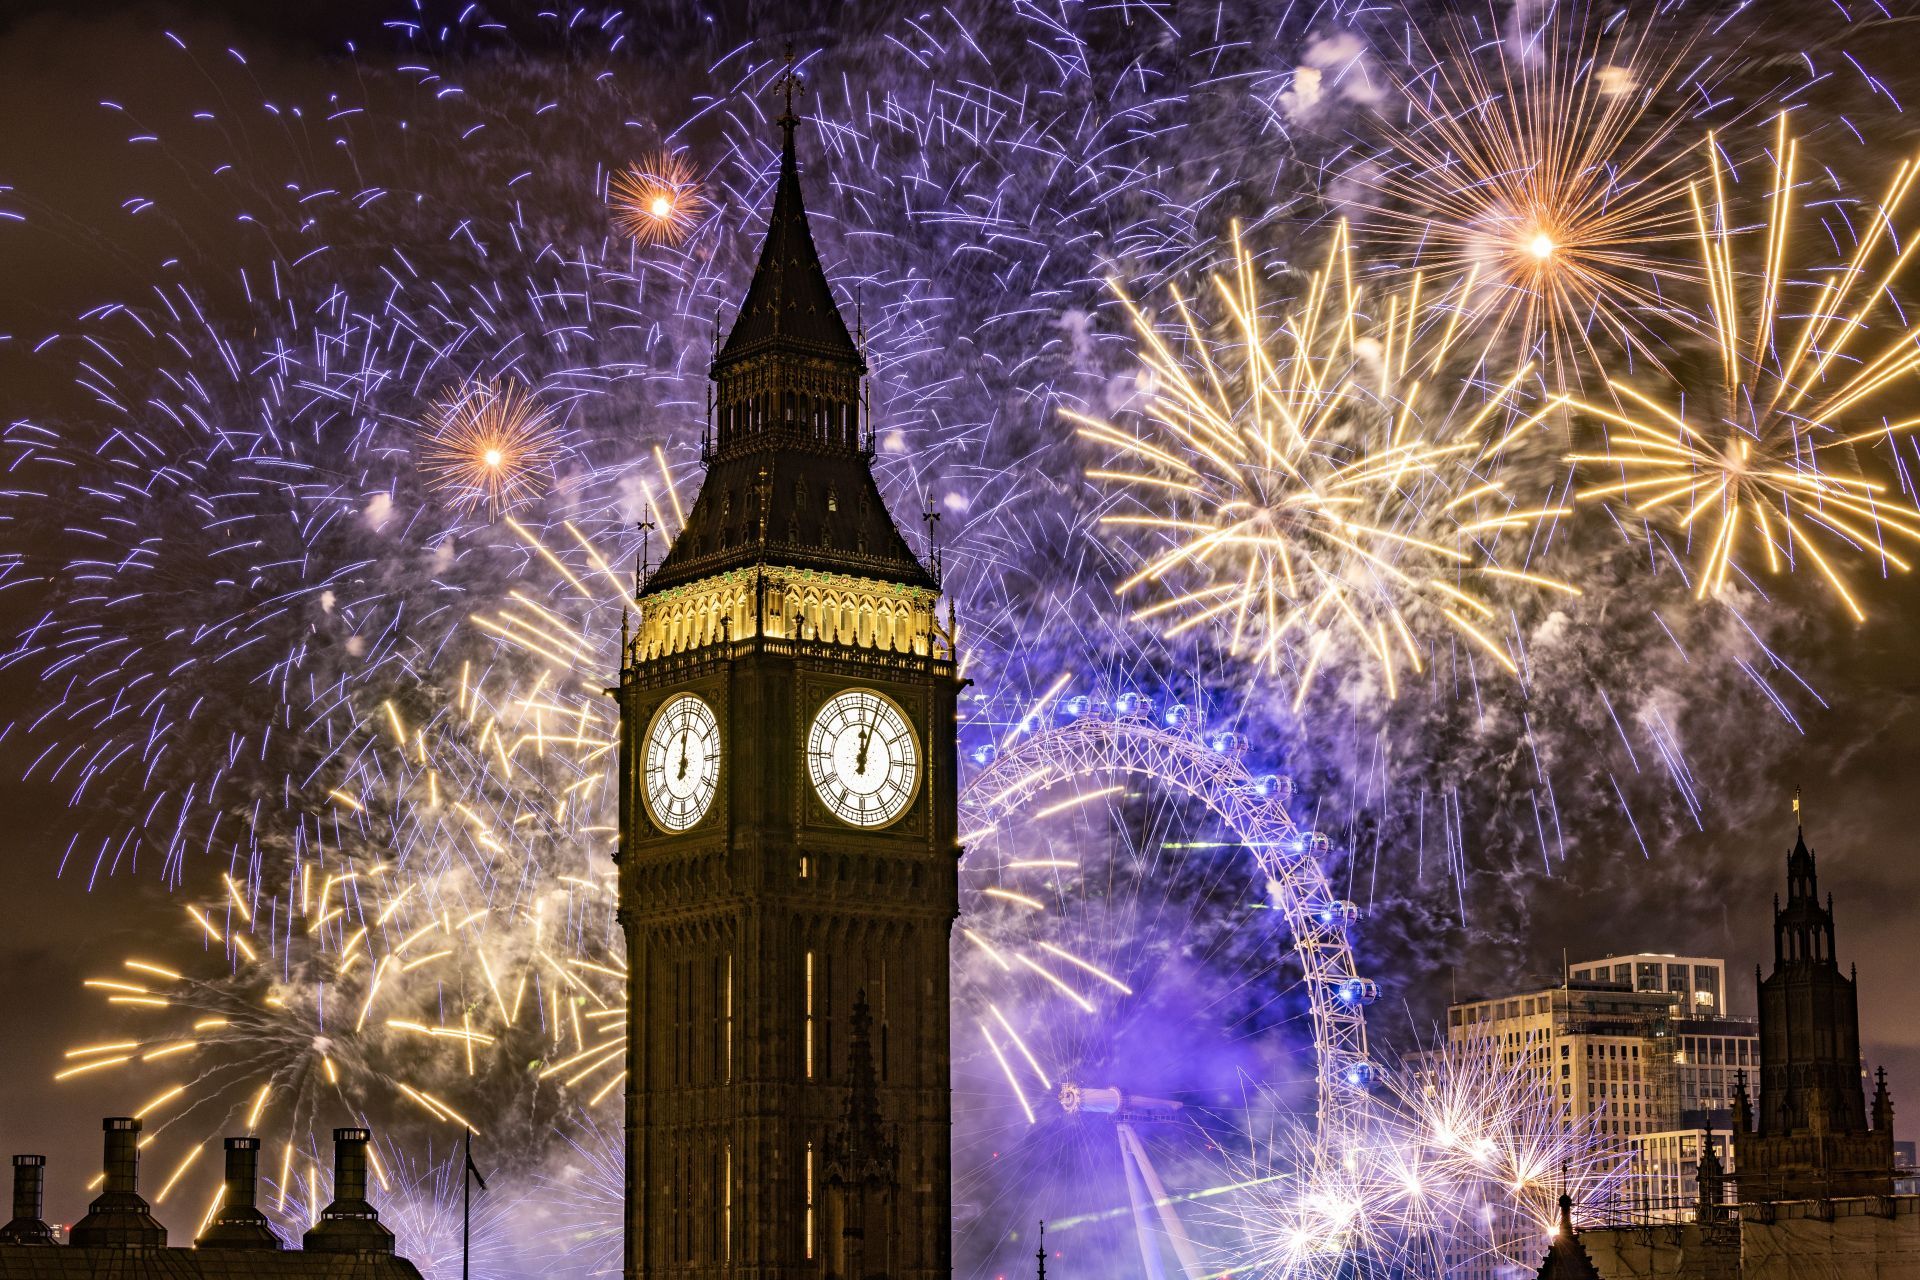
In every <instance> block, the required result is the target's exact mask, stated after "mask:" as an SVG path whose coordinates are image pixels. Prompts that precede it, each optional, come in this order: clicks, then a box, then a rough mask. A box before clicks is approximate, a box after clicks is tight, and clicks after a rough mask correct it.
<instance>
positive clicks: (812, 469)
mask: <svg viewBox="0 0 1920 1280" xmlns="http://www.w3.org/2000/svg"><path fill="white" fill-rule="evenodd" d="M788 91H789V99H788V107H787V111H786V113H785V114H784V115H783V116H782V117H781V119H780V127H781V130H782V133H783V137H782V148H781V159H780V173H779V179H778V183H777V185H776V188H775V191H774V198H773V209H772V212H771V214H770V215H769V218H768V226H767V233H766V242H765V245H764V246H763V248H762V249H761V253H760V260H759V266H758V268H757V270H756V271H755V273H754V277H753V281H752V283H751V285H750V286H749V287H748V290H747V295H746V299H745V301H744V302H743V303H742V304H741V308H740V312H739V315H738V316H737V317H736V318H735V320H734V323H733V327H732V330H731V332H730V333H729V334H728V335H727V339H726V341H725V343H724V344H723V345H722V346H721V348H720V350H719V351H718V353H717V354H716V355H715V357H714V361H713V366H712V370H711V376H712V379H713V382H714V393H713V397H712V401H711V409H710V413H709V421H708V424H707V438H706V447H705V450H704V452H703V459H704V461H705V463H706V466H707V474H706V479H705V481H704V483H703V484H702V486H701V489H700V494H699V497H698V499H697V500H696V501H695V503H694V505H693V509H692V511H691V512H690V513H689V514H688V517H687V522H686V527H685V529H684V530H682V531H681V532H680V534H679V536H678V537H677V538H676V540H675V541H674V543H673V546H672V548H671V550H670V551H669V552H668V554H667V556H666V557H665V559H664V560H663V561H662V562H661V564H660V565H659V566H658V568H657V569H653V570H652V571H651V572H649V571H648V570H649V566H647V565H645V564H644V563H643V564H642V566H641V569H640V573H639V574H638V575H637V578H638V582H637V584H636V602H635V603H636V605H637V608H638V610H639V617H638V621H637V625H636V626H635V627H634V629H633V630H632V632H631V634H630V635H629V636H628V637H627V638H626V639H625V641H624V648H623V659H622V663H621V671H620V685H619V688H618V690H617V694H618V697H619V700H620V709H621V721H622V728H621V766H620V771H619V775H620V785H621V794H620V798H619V806H620V835H621V840H620V855H619V857H620V892H621V919H622V923H623V926H624V928H625V931H626V937H627V954H628V960H629V970H630V973H629V979H628V995H629V1003H630V1013H629V1017H630V1035H629V1038H628V1057H627V1068H628V1070H627V1083H626V1090H627V1094H626V1098H627V1144H628V1145H627V1186H628V1193H627V1194H628V1204H627V1214H626V1264H625V1275H626V1277H627V1280H659V1278H660V1277H669V1276H670V1277H674V1280H718V1278H720V1277H728V1278H730V1280H802V1278H803V1277H804V1278H805V1280H875V1278H876V1277H885V1278H886V1280H934V1278H935V1277H940V1278H941V1280H946V1278H947V1277H949V1276H950V1275H951V1271H952V1267H951V1261H950V1243H949V1236H950V1220H951V1207H950V1204H951V1188H950V1182H951V1178H950V1166H951V1154H950V1149H951V1136H950V1130H951V1124H952V1105H951V1095H950V1085H949V1074H950V1068H951V1064H950V1058H951V1053H950V1047H949V1032H948V987H947V966H948V942H949V934H950V932H951V930H952V926H953V920H954V917H955V914H956V911H957V905H958V883H957V869H958V858H959V845H958V842H957V832H956V826H955V824H956V821H957V818H956V774H955V770H956V764H957V762H956V759H955V756H956V749H955V734H954V722H955V702H956V699H957V697H958V694H959V690H960V687H961V681H960V680H959V678H958V676H957V674H956V663H955V656H954V648H953V619H952V613H951V610H950V609H949V612H948V614H947V618H946V621H945V624H944V625H943V624H942V621H941V619H940V617H939V614H938V610H937V607H936V606H937V603H938V597H939V583H938V582H937V580H936V576H935V572H934V571H933V570H931V569H930V568H929V567H928V566H926V565H924V564H923V563H922V562H921V561H920V559H919V558H918V557H916V556H915V555H914V553H913V552H912V551H911V550H910V549H909V547H908V545H907V542H906V540H905V538H903V537H902V535H901V533H900V531H899V529H898V528H897V527H896V526H895V525H894V522H893V519H892V517H891V516H890V515H889V514H888V512H887V509H886V507H885V505H884V504H883V503H882V501H881V497H880V491H879V489H878V487H877V486H876V484H875V482H874V477H873V471H872V449H871V440H872V428H871V425H870V423H869V421H868V417H867V409H866V406H865V403H864V398H865V397H864V389H865V377H866V371H867V370H866V362H865V360H864V358H863V357H862V354H861V351H860V348H859V345H858V344H857V343H856V342H855V340H854V338H853V337H852V336H851V335H850V334H849V332H848V329H847V325H846V323H845V321H844V320H843V319H842V318H841V314H840V309H839V307H838V305H837V303H836V301H835V298H834V294H833V290H832V288H831V286H830V285H829V284H828V282H827V277H826V274H825V272H824V271H823V270H822V269H821V265H820V258H819V255H818V252H817V251H816V248H815V245H814V241H813V235H812V232H811V229H810V228H809V226H808V222H807V213H806V208H805V206H804V205H803V203H802V201H801V193H800V175H799V165H798V162H797V159H796V156H795V138H794V134H795V129H796V126H797V125H798V123H799V122H798V121H797V120H796V119H795V117H794V114H793V108H792V101H791V96H790V95H791V91H792V81H791V78H789V83H788ZM856 993H857V994H856Z"/></svg>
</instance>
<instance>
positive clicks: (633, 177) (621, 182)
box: [607, 152, 713, 245]
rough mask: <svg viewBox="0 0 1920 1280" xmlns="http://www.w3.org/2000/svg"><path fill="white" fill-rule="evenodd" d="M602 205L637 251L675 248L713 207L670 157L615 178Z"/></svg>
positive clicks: (685, 167)
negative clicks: (651, 247)
mask: <svg viewBox="0 0 1920 1280" xmlns="http://www.w3.org/2000/svg"><path fill="white" fill-rule="evenodd" d="M607 204H608V205H609V207H611V208H612V210H613V219H614V222H615V223H616V224H617V225H618V226H619V228H620V230H622V231H624V232H626V234H627V235H629V236H630V237H632V238H633V240H634V242H635V243H637V244H642V245H649V244H679V243H680V242H681V241H682V240H684V239H686V238H687V236H688V234H689V233H691V232H692V231H693V229H694V228H695V227H696V226H698V225H699V224H700V220H701V219H702V218H703V217H705V216H706V214H707V211H708V210H709V209H711V208H712V207H713V204H712V201H710V200H708V199H707V197H706V194H705V193H704V192H703V191H702V190H701V187H700V179H699V177H698V175H696V174H695V173H694V171H693V166H692V165H690V164H688V163H687V161H686V160H685V158H684V157H681V156H679V155H675V154H672V153H671V152H662V153H661V154H659V155H655V156H650V157H648V158H647V159H645V160H643V161H640V162H638V163H636V164H631V165H628V166H627V167H626V168H625V169H622V170H621V171H620V172H619V173H616V174H614V175H613V178H612V180H611V181H610V182H609V183H608V184H607Z"/></svg>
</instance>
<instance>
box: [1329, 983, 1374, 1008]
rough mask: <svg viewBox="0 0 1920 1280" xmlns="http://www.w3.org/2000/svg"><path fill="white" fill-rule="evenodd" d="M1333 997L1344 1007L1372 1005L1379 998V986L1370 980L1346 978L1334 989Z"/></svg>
mask: <svg viewBox="0 0 1920 1280" xmlns="http://www.w3.org/2000/svg"><path fill="white" fill-rule="evenodd" d="M1334 996H1335V998H1336V999H1338V1000H1339V1001H1340V1003H1341V1004H1344V1005H1364V1004H1372V1003H1373V1002H1374V1001H1375V1000H1378V999H1379V998H1380V984H1379V983H1377V982H1375V981H1373V980H1372V979H1371V978H1348V979H1347V980H1346V981H1344V982H1342V983H1340V984H1339V985H1338V986H1336V987H1335V988H1334Z"/></svg>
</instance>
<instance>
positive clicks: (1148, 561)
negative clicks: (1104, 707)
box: [1068, 226, 1574, 706]
mask: <svg viewBox="0 0 1920 1280" xmlns="http://www.w3.org/2000/svg"><path fill="white" fill-rule="evenodd" d="M1232 268H1233V269H1232V274H1231V275H1230V276H1228V275H1222V274H1218V273H1216V274H1215V275H1214V276H1213V277H1212V285H1213V288H1214V291H1215V292H1216V293H1217V295H1218V301H1219V303H1220V306H1221V308H1222V311H1223V312H1224V315H1223V323H1222V324H1221V325H1220V326H1218V327H1216V326H1215V325H1214V324H1212V323H1210V322H1209V321H1207V320H1205V319H1203V318H1202V317H1201V316H1200V315H1198V314H1197V313H1196V311H1195V309H1194V307H1193V306H1190V305H1189V303H1188V302H1187V300H1186V299H1185V298H1183V297H1181V296H1180V295H1179V293H1178V292H1177V291H1176V292H1175V294H1174V303H1173V309H1174V312H1175V314H1176V315H1177V316H1178V318H1179V322H1178V325H1177V326H1176V327H1175V328H1174V329H1173V331H1172V334H1171V336H1170V337H1169V336H1163V334H1162V332H1161V330H1160V328H1159V326H1157V325H1156V324H1155V323H1154V321H1153V320H1152V319H1150V318H1149V317H1148V316H1147V315H1146V314H1145V313H1144V312H1143V311H1142V310H1141V309H1140V308H1139V307H1138V306H1137V305H1135V304H1134V303H1133V302H1132V301H1130V300H1128V299H1127V298H1126V297H1125V295H1124V294H1123V295H1122V301H1123V303H1125V305H1126V307H1127V311H1128V313H1129V314H1130V315H1131V316H1132V318H1133V322H1134V329H1135V332H1136V334H1137V336H1138V338H1139V341H1140V345H1141V359H1142V362H1143V364H1144V365H1145V371H1146V374H1147V375H1148V379H1149V380H1150V385H1151V391H1150V392H1149V394H1148V396H1147V398H1146V402H1145V404H1144V406H1143V408H1142V411H1141V413H1140V421H1139V424H1138V426H1137V427H1129V426H1121V425H1117V424H1115V423H1112V422H1108V421H1105V420H1102V419H1098V418H1094V417H1090V416H1087V415H1084V414H1079V413H1069V414H1068V416H1069V417H1070V418H1072V419H1073V420H1074V421H1075V422H1077V423H1079V424H1080V431H1081V434H1082V435H1083V436H1084V437H1086V438H1087V439H1090V440H1093V441H1096V442H1098V443H1100V444H1103V445H1107V446H1109V447H1111V448H1112V449H1113V450H1115V451H1116V455H1117V461H1116V464H1115V466H1114V467H1112V468H1108V469H1096V470H1092V471H1089V472H1088V475H1089V476H1091V477H1093V478H1094V479H1097V480H1100V481H1104V482H1107V483H1110V484H1112V485H1114V486H1116V487H1117V488H1118V489H1119V492H1120V493H1121V495H1122V498H1121V504H1120V505H1119V507H1118V509H1117V510H1116V511H1115V512H1113V513H1111V514H1109V515H1107V516H1105V517H1103V519H1102V523H1103V524H1104V525H1105V526H1107V527H1109V528H1116V529H1122V530H1126V531H1128V532H1129V533H1130V534H1139V535H1144V537H1145V539H1146V540H1145V541H1143V543H1142V544H1141V545H1140V547H1139V548H1138V551H1137V555H1138V558H1139V560H1140V565H1139V567H1138V568H1137V569H1136V570H1135V571H1134V572H1133V573H1132V574H1131V575H1130V576H1128V577H1127V578H1126V579H1124V580H1123V581H1122V582H1120V583H1119V585H1118V587H1117V591H1118V593H1119V594H1120V595H1121V596H1122V597H1128V596H1138V595H1144V594H1146V593H1149V592H1151V593H1152V594H1153V598H1152V599H1151V600H1150V601H1149V602H1147V603H1145V604H1142V605H1140V606H1139V607H1138V608H1137V610H1136V612H1135V614H1134V616H1135V617H1136V618H1138V619H1142V620H1164V621H1167V622H1169V623H1170V626H1169V632H1170V634H1174V635H1178V634H1181V633H1184V632H1187V631H1191V630H1193V629H1195V628H1197V627H1200V626H1202V625H1205V624H1208V623H1218V624H1221V625H1223V626H1224V629H1225V631H1226V633H1227V641H1228V645H1229V648H1230V649H1231V650H1232V651H1233V652H1235V653H1237V654H1241V655H1244V656H1247V657H1249V658H1250V659H1251V660H1252V661H1254V662H1255V663H1256V664H1258V665H1259V666H1260V667H1262V668H1263V669H1265V670H1266V671H1268V672H1269V673H1277V672H1279V671H1280V670H1282V669H1283V668H1284V667H1287V666H1290V665H1291V666H1295V667H1297V668H1298V669H1299V676H1298V680H1297V694H1296V697H1295V705H1296V706H1297V705H1298V704H1299V702H1300V700H1301V699H1303V698H1304V697H1305V696H1306V693H1307V690H1308V689H1309V687H1310V686H1311V684H1312V682H1313V678H1314V675H1315V673H1316V672H1317V671H1318V670H1319V669H1320V668H1321V667H1322V666H1323V665H1326V664H1328V663H1329V662H1335V663H1340V662H1341V660H1342V658H1343V657H1346V658H1352V659H1356V660H1358V661H1359V662H1360V663H1361V664H1363V665H1371V666H1373V667H1374V668H1375V669H1377V671H1378V672H1379V674H1380V677H1381V680H1382V683H1383V684H1384V686H1385V688H1386V691H1387V693H1388V696H1392V695H1393V694H1394V693H1396V692H1397V689H1398V679H1399V676H1398V672H1399V669H1400V668H1402V667H1408V668H1411V669H1412V670H1413V671H1415V672H1418V671H1420V670H1421V669H1422V668H1423V658H1422V656H1421V648H1422V643H1421V641H1420V640H1419V639H1418V638H1417V633H1418V632H1419V630H1420V629H1421V628H1422V626H1423V625H1425V624H1428V623H1433V622H1438V623H1439V624H1441V625H1442V626H1443V627H1444V628H1445V629H1448V630H1450V631H1452V632H1454V633H1456V634H1458V635H1460V636H1463V637H1465V638H1467V639H1468V640H1470V641H1471V642H1472V643H1473V644H1475V645H1477V646H1478V647H1479V648H1481V649H1482V650H1484V651H1485V652H1486V653H1488V654H1490V655H1491V656H1492V657H1493V658H1494V659H1495V660H1496V661H1498V662H1499V663H1500V664H1501V665H1502V666H1503V667H1505V668H1507V669H1508V670H1509V671H1512V670H1513V669H1514V665H1515V664H1514V662H1513V659H1512V657H1511V656H1510V655H1509V653H1508V651H1507V647H1506V646H1505V645H1504V644H1503V643H1502V642H1501V640H1500V639H1499V638H1498V637H1497V636H1496V635H1495V634H1494V632H1493V630H1492V629H1491V628H1492V627H1494V626H1495V625H1496V620H1497V618H1498V617H1499V613H1498V611H1497V610H1496V609H1495V607H1494V605H1493V604H1492V603H1490V602H1489V600H1488V599H1487V598H1486V594H1487V593H1486V590H1485V584H1487V583H1490V582H1492V581H1495V580H1500V579H1504V580H1506V581H1508V582H1511V583H1524V584H1528V585H1532V586H1542V587H1548V588H1552V589H1556V590H1561V591H1566V592H1573V590H1574V589H1573V588H1572V587H1570V586H1567V585H1566V584H1564V583H1561V582H1558V581H1556V580H1554V579H1551V578H1548V577H1545V576H1543V575H1540V574H1535V573H1531V572H1528V571H1526V570H1524V569H1516V568H1507V567H1504V566H1502V565H1501V564H1499V563H1498V562H1496V561H1495V560H1494V559H1493V557H1492V552H1491V540H1492V539H1493V538H1494V537H1495V536H1497V534H1498V532H1499V531H1500V530H1502V529H1505V528H1508V527H1510V526H1520V525H1524V524H1527V523H1530V522H1532V521H1535V520H1538V519H1540V518H1542V517H1543V516H1551V515H1557V514H1561V512H1560V510H1559V509H1558V508H1541V507H1534V508H1531V509H1521V506H1520V504H1519V503H1518V502H1517V501H1516V500H1515V499H1514V498H1513V497H1512V496H1511V495H1510V494H1509V493H1508V491H1507V488H1506V487H1505V483H1504V481H1503V479H1502V478H1501V475H1500V474H1499V473H1500V470H1501V468H1502V466H1503V465H1504V460H1505V459H1506V458H1507V457H1509V456H1510V449H1509V446H1510V445H1511V444H1512V443H1513V442H1515V441H1518V440H1521V439H1522V438H1523V437H1524V436H1525V435H1526V434H1527V429H1528V428H1529V427H1531V426H1532V425H1533V424H1534V423H1535V422H1537V421H1538V420H1539V418H1540V416H1541V414H1540V413H1535V414H1532V415H1529V416H1525V417H1522V416H1521V414H1520V411H1519V404H1520V401H1521V399H1522V396H1523V392H1522V390H1521V388H1522V384H1523V383H1524V382H1525V381H1526V379H1527V378H1528V377H1529V375H1530V374H1531V372H1532V370H1531V366H1523V367H1521V368H1520V369H1518V370H1516V371H1514V372H1513V373H1512V374H1511V375H1510V376H1508V377H1507V378H1505V379H1504V380H1503V381H1501V382H1498V383H1494V382H1492V381H1491V380H1489V379H1486V378H1484V377H1482V376H1481V373H1480V366H1478V365H1474V366H1472V370H1473V372H1472V374H1471V376H1469V377H1468V378H1466V379H1464V380H1461V381H1458V382H1457V383H1456V382H1453V380H1452V379H1450V377H1449V375H1448V373H1447V370H1448V368H1449V361H1450V358H1451V357H1452V355H1453V353H1454V349H1455V345H1456V339H1457V338H1458V337H1459V335H1460V329H1459V327H1458V325H1457V321H1458V318H1459V314H1460V313H1459V311H1458V309H1457V308H1454V307H1450V306H1448V305H1446V299H1445V298H1427V297H1423V296H1422V281H1421V279H1420V278H1419V277H1415V279H1414V280H1413V282H1412V285H1411V287H1410V288H1409V289H1408V290H1407V292H1405V293H1404V294H1396V295H1393V296H1391V297H1389V298H1387V299H1385V300H1384V302H1383V303H1381V304H1378V305H1375V306H1374V307H1372V308H1371V311H1370V313H1367V312H1362V311H1361V310H1360V307H1359V304H1360V294H1359V291H1358V290H1357V289H1356V288H1355V287H1354V285H1353V282H1352V276H1353V273H1352V269H1351V262H1350V255H1349V246H1348V243H1347V235H1346V229H1345V227H1344V226H1342V227H1341V228H1340V229H1339V230H1338V231H1337V232H1336V233H1335V236H1334V241H1333V245H1332V247H1331V249H1330V250H1329V252H1328V255H1327V259H1326V262H1325V265H1324V266H1323V267H1322V268H1321V269H1320V270H1319V271H1317V272H1316V273H1314V275H1313V276H1312V279H1311V282H1310V284H1309V287H1308V290H1307V294H1306V297H1305V299H1304V300H1303V301H1301V302H1299V303H1298V304H1296V305H1294V306H1293V307H1292V308H1291V309H1290V310H1289V311H1288V313H1287V314H1286V315H1285V316H1284V317H1283V318H1282V319H1280V320H1279V321H1278V323H1271V322H1270V320H1269V317H1268V315H1267V309H1268V308H1267V304H1266V303H1265V302H1264V300H1263V298H1262V295H1261V278H1260V274H1259V271H1258V268H1257V264H1256V263H1255V261H1254V259H1253V257H1252V255H1251V254H1250V253H1249V252H1248V250H1247V249H1246V248H1245V246H1244V245H1243V244H1242V242H1241V241H1240V239H1239V237H1238V234H1237V233H1236V235H1235V238H1234V244H1233V264H1232ZM1223 331H1224V332H1223ZM1450 387H1451V389H1449V388H1450Z"/></svg>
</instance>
